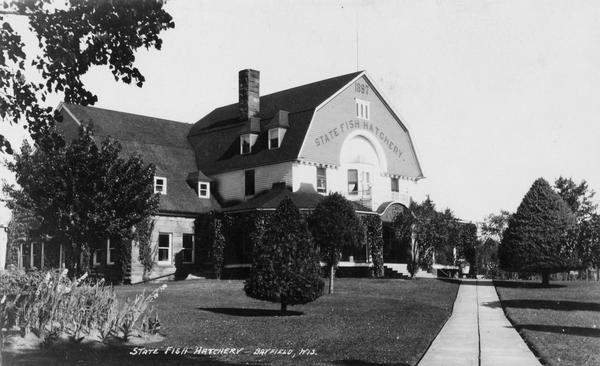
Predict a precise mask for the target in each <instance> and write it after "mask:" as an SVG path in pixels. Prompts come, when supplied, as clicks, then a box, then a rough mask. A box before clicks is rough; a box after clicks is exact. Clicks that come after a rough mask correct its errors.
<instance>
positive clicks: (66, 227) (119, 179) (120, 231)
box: [4, 126, 159, 272]
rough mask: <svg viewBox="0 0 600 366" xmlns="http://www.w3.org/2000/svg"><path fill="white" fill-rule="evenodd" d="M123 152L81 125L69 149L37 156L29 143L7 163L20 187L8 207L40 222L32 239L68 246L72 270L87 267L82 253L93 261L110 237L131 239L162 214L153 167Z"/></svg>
mask: <svg viewBox="0 0 600 366" xmlns="http://www.w3.org/2000/svg"><path fill="white" fill-rule="evenodd" d="M48 138H54V137H48ZM120 150H121V147H120V145H119V144H118V143H117V142H115V141H112V140H109V139H106V140H104V141H103V142H102V143H101V144H100V145H98V144H96V142H95V141H94V139H93V135H92V131H91V129H90V128H88V127H83V126H82V127H81V128H80V131H79V138H78V139H76V140H73V141H72V142H70V143H69V144H65V143H60V144H55V143H50V144H40V145H39V148H38V149H36V150H35V151H33V150H32V148H31V147H30V146H29V145H28V144H27V143H26V142H25V143H24V144H23V147H22V149H21V153H20V154H15V161H14V162H13V163H9V164H8V168H9V170H11V171H12V172H14V173H15V176H16V182H17V184H18V187H16V186H5V187H4V191H5V193H6V194H7V196H8V197H9V201H8V202H7V205H8V207H9V208H10V209H11V210H13V212H14V211H15V210H21V211H25V212H29V213H31V214H32V215H34V216H35V217H36V218H37V220H38V222H39V226H38V227H37V228H36V229H35V230H34V231H33V232H32V233H31V235H35V236H36V237H38V238H40V239H41V240H44V241H46V242H48V243H49V244H55V245H58V244H59V243H66V244H69V245H70V247H71V248H72V249H73V252H72V253H71V259H72V260H71V261H70V262H69V263H70V267H71V268H72V269H76V270H77V272H81V271H84V270H86V268H87V265H88V262H87V261H83V263H80V261H78V260H77V259H78V258H79V253H82V254H83V255H84V258H89V252H90V248H91V247H93V246H94V245H96V244H97V243H98V241H99V240H104V239H106V238H108V237H111V238H112V237H118V238H121V239H132V238H133V235H134V234H133V230H132V228H133V227H134V226H135V225H137V224H139V223H140V222H141V221H142V220H144V219H146V218H148V217H149V216H150V215H152V214H154V213H155V212H156V210H157V207H158V200H159V198H158V196H157V195H155V194H154V191H153V184H152V183H153V179H154V170H155V169H154V166H153V165H147V164H145V163H144V162H143V161H142V159H141V158H140V157H137V156H132V157H130V158H128V159H124V158H122V157H120V156H119V154H120Z"/></svg>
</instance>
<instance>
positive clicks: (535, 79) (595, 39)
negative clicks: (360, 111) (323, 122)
mask: <svg viewBox="0 0 600 366" xmlns="http://www.w3.org/2000/svg"><path fill="white" fill-rule="evenodd" d="M165 8H166V10H167V11H168V12H169V13H170V14H171V16H173V18H174V21H175V29H171V30H168V31H166V32H164V33H162V38H163V41H164V43H163V47H162V49H161V50H160V51H157V50H150V51H146V50H141V51H139V52H138V54H137V55H136V65H137V66H138V68H139V69H140V70H141V72H142V74H144V76H145V77H146V80H147V81H146V83H145V85H144V86H143V88H137V87H135V86H131V85H125V84H120V83H117V82H115V81H114V79H113V77H112V75H111V74H110V71H109V70H108V68H105V67H102V68H101V67H98V68H95V69H92V70H91V71H90V72H89V73H88V74H87V75H86V76H85V78H84V81H85V83H86V85H87V86H88V88H89V89H90V90H92V91H93V92H95V93H96V94H97V95H98V98H99V101H98V103H97V104H96V106H98V107H102V108H108V109H114V110H119V111H126V112H131V113H138V114H143V115H150V116H155V117H161V118H166V119H171V120H176V121H182V122H189V123H193V122H195V121H197V120H198V119H200V118H201V117H203V116H204V115H205V114H207V113H208V112H210V111H211V110H212V109H214V108H216V107H218V106H222V105H225V104H230V103H233V102H236V101H237V92H238V90H237V88H238V87H237V82H238V81H237V77H238V75H237V72H238V71H239V70H241V69H246V68H253V69H257V70H260V72H261V84H260V88H261V90H260V92H261V94H262V95H265V94H269V93H272V92H275V91H278V90H282V89H287V88H290V87H294V86H298V85H302V84H306V83H310V82H313V81H317V80H321V79H325V78H329V77H333V76H337V75H342V74H346V73H349V72H354V71H356V70H366V71H367V72H368V73H369V75H370V76H371V77H372V78H373V79H374V80H373V81H374V82H375V85H376V86H377V87H378V88H379V89H380V91H381V92H382V93H383V95H384V96H386V97H387V101H388V102H389V103H390V104H391V105H393V106H394V108H395V110H396V111H398V112H399V114H400V116H401V118H402V120H403V122H404V123H405V125H407V127H408V128H409V131H410V134H411V137H412V140H413V143H414V145H415V146H416V150H417V154H418V158H419V160H420V163H421V166H422V168H423V171H424V175H425V176H426V178H425V179H423V180H421V181H419V182H418V184H417V187H416V189H415V191H414V192H413V198H414V199H415V200H417V201H421V200H423V199H424V198H425V197H426V196H427V195H429V196H430V197H431V199H432V200H433V201H434V202H435V203H436V205H437V207H438V208H440V209H444V208H450V209H451V210H452V211H453V212H454V213H455V215H456V216H458V217H460V218H462V219H464V220H468V221H481V220H483V219H484V217H485V216H487V215H488V214H490V213H493V212H498V211H500V210H501V209H505V210H508V211H511V212H513V211H515V210H516V209H517V207H518V205H519V203H520V202H521V200H522V198H523V196H524V195H525V193H526V192H527V190H528V189H529V187H530V186H531V184H532V183H533V181H534V180H535V179H537V178H539V177H543V178H545V179H546V180H548V181H550V182H553V181H554V180H555V179H556V178H557V177H558V176H561V175H562V176H565V177H572V178H573V179H574V180H575V181H577V182H579V181H580V180H582V179H585V180H586V181H587V182H588V184H589V186H590V188H592V189H593V190H595V191H597V192H600V120H599V116H600V103H599V100H598V97H599V96H600V2H598V1H593V0H589V1H577V0H575V1H572V0H570V1H566V0H564V1H556V0H545V1H527V0H520V1H501V0H496V1H486V0H472V1H451V0H445V1H442V0H439V1H433V0H418V1H417V0H414V1H397V0H379V1H339V0H338V1H299V0H296V1H290V0H288V1H281V0H278V1H218V2H217V1H189V0H188V1H186V0H170V1H168V2H167V3H166V5H165ZM14 22H15V25H16V26H17V27H19V26H20V29H25V27H24V25H23V24H18V23H19V21H18V20H15V21H14ZM25 41H26V43H27V44H28V45H31V46H32V48H31V51H30V52H32V53H33V52H35V49H34V48H33V47H34V46H35V39H34V38H32V37H31V35H27V34H25ZM59 101H60V96H59V95H57V96H55V97H54V98H53V99H51V100H50V102H51V103H54V104H53V105H54V106H56V105H58V103H59ZM0 129H1V131H2V133H3V134H6V135H8V136H9V138H10V140H11V141H12V142H13V143H14V144H16V145H17V146H18V145H19V144H20V142H19V141H21V140H22V139H23V137H24V134H23V133H22V129H21V128H9V127H8V125H7V124H6V123H2V124H0ZM0 174H1V175H2V177H3V178H5V179H6V180H7V181H8V182H11V177H10V176H9V174H8V173H7V172H6V170H0ZM598 195H599V196H600V193H599V194H598ZM596 201H598V199H596ZM7 217H8V213H7V211H6V210H3V209H1V208H0V223H2V222H6V219H7Z"/></svg>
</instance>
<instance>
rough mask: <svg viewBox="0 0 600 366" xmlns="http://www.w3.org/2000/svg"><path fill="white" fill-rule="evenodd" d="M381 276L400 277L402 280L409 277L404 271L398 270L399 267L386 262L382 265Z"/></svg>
mask: <svg viewBox="0 0 600 366" xmlns="http://www.w3.org/2000/svg"><path fill="white" fill-rule="evenodd" d="M383 276H384V277H385V278H400V279H404V280H405V279H408V278H409V277H408V276H406V275H405V274H404V273H402V272H400V271H399V268H397V267H396V266H390V265H387V264H384V265H383Z"/></svg>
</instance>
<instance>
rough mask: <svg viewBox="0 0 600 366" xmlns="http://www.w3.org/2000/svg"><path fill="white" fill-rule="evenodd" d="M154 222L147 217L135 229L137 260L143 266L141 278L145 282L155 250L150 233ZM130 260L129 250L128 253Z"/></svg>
mask: <svg viewBox="0 0 600 366" xmlns="http://www.w3.org/2000/svg"><path fill="white" fill-rule="evenodd" d="M154 224H155V221H154V219H153V218H152V217H147V218H145V219H143V220H142V221H140V223H139V224H137V225H136V227H135V240H136V242H137V244H138V246H139V252H138V260H139V261H140V263H141V264H142V266H144V273H143V274H142V278H143V279H144V280H147V279H148V277H149V276H150V272H152V268H153V267H154V255H155V254H156V253H155V252H156V248H152V242H151V238H152V231H154ZM129 257H130V258H131V249H130V252H129ZM130 267H131V266H130Z"/></svg>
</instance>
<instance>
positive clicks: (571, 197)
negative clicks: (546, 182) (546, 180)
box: [554, 177, 598, 223]
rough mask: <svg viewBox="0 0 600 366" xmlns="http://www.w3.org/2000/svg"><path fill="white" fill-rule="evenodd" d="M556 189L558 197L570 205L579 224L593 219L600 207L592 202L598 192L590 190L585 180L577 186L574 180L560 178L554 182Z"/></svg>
mask: <svg viewBox="0 0 600 366" xmlns="http://www.w3.org/2000/svg"><path fill="white" fill-rule="evenodd" d="M554 189H555V190H556V192H557V193H558V195H559V196H560V197H561V198H562V199H563V200H564V201H565V202H566V203H567V205H569V208H570V209H571V211H573V213H574V214H575V217H576V218H577V222H578V223H581V222H582V221H584V220H588V219H590V218H591V216H592V214H594V212H595V211H596V208H597V207H598V205H597V204H595V203H594V202H593V201H592V200H593V198H594V195H595V194H596V192H594V191H593V190H591V189H589V187H588V184H587V182H586V181H585V180H582V181H581V183H579V184H576V183H575V182H574V181H573V179H572V178H563V177H558V179H557V180H556V181H555V182H554Z"/></svg>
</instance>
